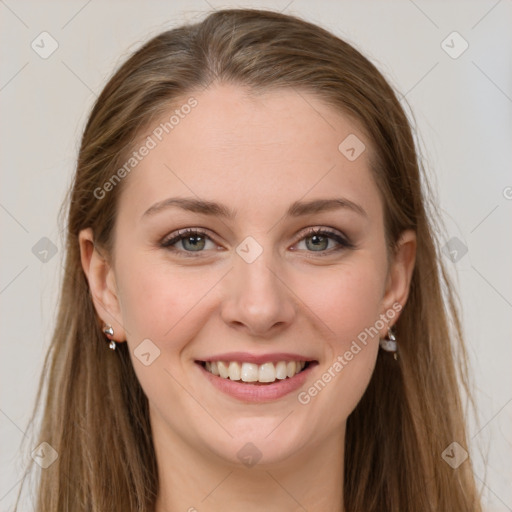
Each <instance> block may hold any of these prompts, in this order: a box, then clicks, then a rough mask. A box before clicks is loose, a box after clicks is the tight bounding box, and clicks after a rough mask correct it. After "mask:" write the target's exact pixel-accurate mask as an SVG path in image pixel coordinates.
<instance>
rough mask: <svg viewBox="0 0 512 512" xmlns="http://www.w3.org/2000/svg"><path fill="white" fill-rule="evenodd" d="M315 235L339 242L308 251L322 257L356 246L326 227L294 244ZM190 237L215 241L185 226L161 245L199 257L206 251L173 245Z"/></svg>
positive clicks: (307, 233)
mask: <svg viewBox="0 0 512 512" xmlns="http://www.w3.org/2000/svg"><path fill="white" fill-rule="evenodd" d="M315 235H316V236H322V237H327V238H330V239H331V240H334V241H335V242H337V243H338V247H335V248H331V249H327V250H325V251H307V252H311V253H315V252H318V253H319V254H318V255H319V256H320V257H322V256H328V255H331V254H333V253H334V252H338V251H341V250H343V249H353V248H354V245H353V244H352V243H351V242H349V240H348V239H347V238H345V237H343V236H341V235H339V234H338V233H336V232H334V231H331V230H329V229H325V228H311V229H309V230H308V231H307V232H306V233H304V234H303V235H302V237H301V238H299V239H298V240H297V242H295V244H294V245H296V244H297V243H298V242H301V241H302V240H304V239H306V238H311V237H313V236H315ZM189 237H204V238H205V239H207V240H210V241H212V242H214V240H212V238H211V237H210V236H208V234H207V233H206V231H203V230H201V229H197V228H185V229H180V230H179V231H178V232H177V233H176V234H175V235H174V234H173V235H170V238H167V239H165V238H164V239H163V240H162V241H161V242H160V246H161V247H162V248H164V249H167V250H170V251H172V252H174V253H176V254H179V255H180V256H183V257H185V258H190V257H197V255H198V254H200V253H202V252H205V251H186V250H178V249H176V248H174V247H172V246H173V245H175V244H176V243H177V242H180V241H181V240H184V239H185V238H189ZM214 243H215V242H214Z"/></svg>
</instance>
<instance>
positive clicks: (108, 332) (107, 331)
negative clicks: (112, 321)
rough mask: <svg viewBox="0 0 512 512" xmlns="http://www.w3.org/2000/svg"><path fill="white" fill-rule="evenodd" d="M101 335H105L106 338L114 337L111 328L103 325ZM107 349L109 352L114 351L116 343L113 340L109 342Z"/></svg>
mask: <svg viewBox="0 0 512 512" xmlns="http://www.w3.org/2000/svg"><path fill="white" fill-rule="evenodd" d="M103 333H104V334H105V335H106V336H114V329H113V328H112V326H111V325H105V326H104V327H103ZM108 346H109V348H110V349H111V350H115V349H116V342H115V341H114V340H110V343H109V345H108Z"/></svg>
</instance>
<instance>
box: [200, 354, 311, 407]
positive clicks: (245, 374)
mask: <svg viewBox="0 0 512 512" xmlns="http://www.w3.org/2000/svg"><path fill="white" fill-rule="evenodd" d="M195 363H196V365H197V366H198V367H199V369H200V372H201V374H202V375H203V376H204V377H205V378H206V379H207V381H209V382H210V384H212V385H213V386H214V387H215V388H217V389H218V390H220V391H222V392H223V393H225V394H227V395H230V396H231V397H234V398H237V399H239V400H242V401H244V402H265V401H271V400H277V399H278V398H281V397H283V396H285V395H287V394H289V393H292V392H293V391H296V390H297V389H299V388H300V387H301V386H303V385H304V383H305V382H306V380H307V379H308V376H309V375H311V373H312V372H313V371H314V368H315V367H316V366H318V361H316V360H309V361H307V360H293V361H290V360H287V361H283V360H279V361H265V362H263V363H261V364H257V363H256V362H248V361H229V360H209V361H195Z"/></svg>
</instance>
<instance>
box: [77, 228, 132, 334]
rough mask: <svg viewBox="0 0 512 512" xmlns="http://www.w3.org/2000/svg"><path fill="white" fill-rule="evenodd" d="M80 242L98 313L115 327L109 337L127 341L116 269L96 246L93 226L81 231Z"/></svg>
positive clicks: (84, 266)
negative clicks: (117, 286) (115, 273)
mask: <svg viewBox="0 0 512 512" xmlns="http://www.w3.org/2000/svg"><path fill="white" fill-rule="evenodd" d="M78 243H79V245H80V259H81V261H82V268H83V269H84V272H85V275H86V277H87V281H88V282H89V289H90V290H91V296H92V300H93V303H94V308H95V309H96V313H97V314H98V316H99V318H100V319H101V321H102V323H104V324H108V325H111V326H112V328H113V329H114V335H113V336H110V338H109V339H113V340H115V341H117V342H122V341H126V332H125V329H124V327H123V325H122V315H121V308H120V305H119V299H118V295H117V288H116V281H115V275H114V270H113V268H112V267H111V265H110V263H109V262H108V261H107V259H106V258H105V257H104V256H103V255H102V254H101V253H100V252H99V250H98V248H97V247H96V246H95V244H94V234H93V231H92V229H91V228H87V229H83V230H82V231H80V233H79V235H78Z"/></svg>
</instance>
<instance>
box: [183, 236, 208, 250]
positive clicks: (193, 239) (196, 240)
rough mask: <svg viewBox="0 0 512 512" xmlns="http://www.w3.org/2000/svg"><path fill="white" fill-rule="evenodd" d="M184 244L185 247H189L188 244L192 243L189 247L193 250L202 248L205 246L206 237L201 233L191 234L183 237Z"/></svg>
mask: <svg viewBox="0 0 512 512" xmlns="http://www.w3.org/2000/svg"><path fill="white" fill-rule="evenodd" d="M183 244H184V245H183V246H184V248H185V249H187V244H190V246H189V248H191V249H192V250H200V249H203V248H204V238H203V237H201V236H199V235H197V236H189V237H188V238H184V239H183Z"/></svg>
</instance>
